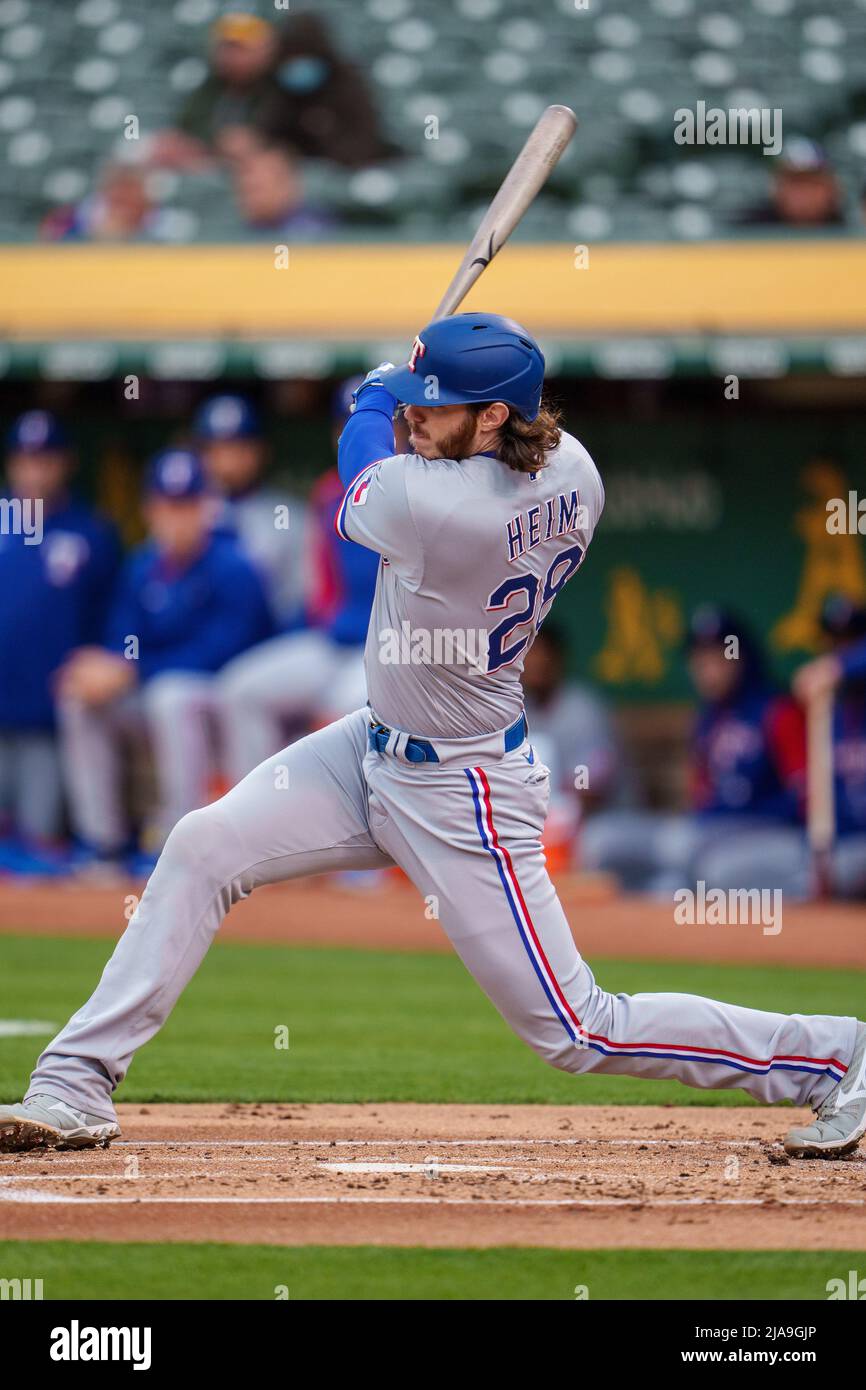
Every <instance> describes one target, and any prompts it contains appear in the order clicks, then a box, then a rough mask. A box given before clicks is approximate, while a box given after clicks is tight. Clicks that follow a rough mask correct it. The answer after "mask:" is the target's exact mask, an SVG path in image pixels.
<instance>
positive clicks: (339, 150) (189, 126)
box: [150, 12, 397, 169]
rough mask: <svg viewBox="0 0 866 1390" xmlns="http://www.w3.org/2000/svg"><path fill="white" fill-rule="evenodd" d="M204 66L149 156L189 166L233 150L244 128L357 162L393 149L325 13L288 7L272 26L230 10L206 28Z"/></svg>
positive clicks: (302, 150) (305, 150) (309, 152)
mask: <svg viewBox="0 0 866 1390" xmlns="http://www.w3.org/2000/svg"><path fill="white" fill-rule="evenodd" d="M211 35H212V37H211V50H210V72H209V73H208V76H207V77H206V78H205V80H204V82H203V83H202V84H201V86H200V87H198V88H197V89H196V90H195V91H194V92H193V93H192V94H191V95H190V97H189V99H188V100H187V102H186V105H185V106H184V107H183V109H182V110H181V112H180V114H179V116H178V118H177V121H176V124H175V127H174V129H172V130H165V131H162V132H160V134H158V135H157V136H155V137H154V140H153V142H152V147H151V151H150V158H151V159H152V161H153V162H154V163H157V164H161V165H164V166H169V167H172V168H176V169H195V168H200V167H202V165H204V164H206V163H207V162H208V161H209V160H210V159H212V158H214V157H215V156H217V157H222V158H232V157H233V156H236V154H237V141H238V139H239V138H240V137H239V135H238V132H239V131H240V130H242V129H243V128H249V129H252V130H254V131H257V132H259V133H261V134H262V135H263V136H264V137H265V138H266V140H268V141H276V142H277V143H279V144H280V145H282V146H284V147H286V148H287V149H289V150H291V151H295V152H297V153H298V154H299V155H301V156H302V157H310V158H316V159H326V160H333V161H334V162H335V163H337V164H343V165H346V166H348V167H349V168H359V167H361V166H362V165H364V164H371V163H374V162H376V161H377V160H381V159H387V158H388V157H389V156H390V155H392V154H394V153H396V152H397V151H396V149H395V147H394V146H392V145H391V144H389V143H388V141H387V140H385V138H384V137H383V135H382V133H381V131H380V127H379V120H378V116H377V114H376V109H375V106H374V104H373V100H372V97H371V95H370V92H369V89H368V87H367V83H366V81H365V79H364V77H363V75H362V73H361V72H360V70H359V69H358V68H356V67H355V66H354V65H353V64H351V63H348V62H346V61H345V59H343V58H341V57H340V55H339V53H338V51H337V49H336V46H335V44H334V42H333V40H332V38H331V35H330V31H329V29H328V27H327V25H326V23H325V22H324V20H321V19H319V18H318V17H317V16H315V15H310V14H305V15H294V16H292V17H291V19H289V21H288V22H287V24H286V26H285V29H284V30H283V31H282V33H280V32H279V31H278V30H277V29H276V28H275V27H274V25H272V24H270V23H268V21H267V20H264V19H261V18H259V17H258V16H256V15H251V14H242V13H240V12H233V13H231V14H226V15H224V16H223V17H222V18H221V19H218V20H217V22H216V23H215V24H214V26H213V29H212V31H211Z"/></svg>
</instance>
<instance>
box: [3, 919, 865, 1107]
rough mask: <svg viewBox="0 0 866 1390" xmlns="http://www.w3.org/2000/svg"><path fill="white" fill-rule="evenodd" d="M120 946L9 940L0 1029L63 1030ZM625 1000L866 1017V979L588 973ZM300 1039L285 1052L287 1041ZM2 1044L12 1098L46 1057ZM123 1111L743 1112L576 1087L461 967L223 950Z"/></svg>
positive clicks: (137, 1077)
mask: <svg viewBox="0 0 866 1390" xmlns="http://www.w3.org/2000/svg"><path fill="white" fill-rule="evenodd" d="M109 951H110V943H108V942H106V941H104V940H100V941H91V940H81V939H69V938H52V939H48V938H45V937H29V938H28V937H26V936H15V937H13V936H0V1019H45V1020H48V1021H52V1022H56V1023H57V1024H58V1025H60V1024H62V1023H64V1022H65V1021H66V1019H67V1018H68V1016H69V1015H70V1014H71V1013H72V1012H73V1011H74V1010H75V1009H77V1008H78V1007H79V1006H80V1005H81V1004H82V1003H83V1002H84V1000H85V999H86V998H87V996H88V994H89V993H90V992H91V990H92V989H93V987H94V985H95V984H96V981H97V979H98V977H99V974H100V971H101V969H102V966H103V965H104V963H105V961H106V959H107V957H108V955H109ZM592 965H593V969H594V970H595V974H596V978H597V979H598V980H599V981H601V982H602V983H606V984H607V986H608V987H610V988H613V989H614V990H615V991H617V992H638V991H647V990H673V991H677V992H690V993H697V994H707V995H712V996H714V997H717V998H721V999H726V1000H734V1001H736V1002H738V1003H741V1004H747V1005H751V1006H753V1007H756V1008H770V1009H780V1010H784V1011H786V1012H805V1013H824V1012H826V1013H840V1014H849V1013H850V1014H854V1013H859V1014H860V1015H861V1016H862V1013H863V1005H864V999H866V972H856V971H830V970H827V971H816V970H812V969H810V970H795V969H790V968H786V967H781V966H777V967H775V968H772V969H768V968H764V967H756V966H718V965H693V964H685V963H678V962H659V963H653V962H649V963H648V962H646V961H641V962H628V961H606V960H599V961H594V962H592ZM280 1027H285V1028H288V1030H289V1039H290V1046H289V1048H288V1050H285V1049H279V1048H277V1047H275V1030H276V1029H278V1028H280ZM48 1038H49V1035H48V1034H46V1036H45V1038H44V1039H42V1038H34V1037H10V1038H2V1037H0V1098H2V1100H4V1101H6V1100H15V1099H17V1098H18V1097H19V1096H20V1095H21V1093H22V1088H23V1086H24V1084H25V1082H26V1080H27V1077H28V1075H29V1072H30V1069H31V1066H32V1064H33V1061H34V1059H35V1057H36V1055H37V1053H38V1052H39V1050H40V1048H41V1047H42V1046H43V1045H44V1043H45V1042H47V1041H48ZM118 1099H119V1100H127V1101H205V1100H235V1101H254V1100H265V1101H267V1100H271V1101H467V1102H477V1103H491V1104H499V1103H503V1104H518V1103H521V1102H529V1103H532V1102H536V1103H538V1102H551V1103H560V1104H610V1103H616V1104H623V1105H624V1104H659V1103H663V1102H665V1101H674V1102H676V1103H677V1104H680V1105H685V1104H700V1105H706V1104H726V1103H727V1104H736V1105H742V1104H744V1103H746V1097H744V1096H743V1095H742V1094H741V1093H740V1092H713V1091H693V1090H688V1089H686V1088H685V1087H682V1086H680V1085H679V1084H678V1083H676V1082H663V1081H659V1082H655V1081H642V1080H639V1079H631V1078H627V1077H603V1076H587V1077H582V1078H580V1079H576V1078H574V1077H572V1076H569V1075H567V1074H565V1073H562V1072H557V1071H554V1070H553V1069H552V1068H550V1067H547V1066H545V1065H544V1063H542V1062H541V1061H540V1060H539V1059H538V1058H537V1057H536V1056H535V1055H534V1054H533V1053H532V1052H531V1051H530V1050H529V1049H528V1048H527V1047H525V1046H524V1044H523V1043H521V1042H520V1041H519V1040H518V1039H517V1038H515V1037H514V1036H513V1035H512V1034H511V1032H510V1031H509V1029H508V1028H507V1027H506V1025H505V1024H504V1023H503V1022H502V1020H501V1019H500V1018H499V1016H498V1014H497V1013H496V1012H495V1010H494V1009H493V1008H492V1006H491V1005H490V1004H489V1003H488V1001H487V1000H486V998H485V997H484V996H483V995H482V993H481V991H480V990H479V989H478V988H477V986H476V985H475V983H474V981H473V980H472V979H471V978H470V977H469V975H468V974H467V973H466V971H465V970H464V969H463V966H462V965H461V964H460V962H459V961H458V960H457V959H456V957H453V956H447V955H421V954H415V953H405V954H402V953H397V952H384V951H382V952H376V951H354V950H328V949H321V950H319V949H308V948H304V949H301V948H286V947H280V946H260V945H236V944H234V943H231V944H224V945H223V944H219V945H217V946H216V947H215V948H214V950H212V951H211V952H210V954H209V955H208V957H207V959H206V960H205V962H204V964H203V966H202V968H201V970H200V971H199V974H198V975H197V976H196V978H195V979H194V981H193V982H192V984H191V986H190V988H189V989H188V990H187V992H186V993H185V994H184V996H183V997H182V999H181V1001H180V1003H179V1004H178V1006H177V1009H176V1010H175V1013H174V1014H173V1016H172V1017H171V1019H170V1020H169V1022H168V1024H167V1026H166V1027H165V1028H164V1029H163V1031H162V1033H161V1034H160V1035H159V1036H158V1037H157V1038H156V1039H155V1040H154V1041H153V1042H152V1043H151V1044H150V1045H149V1046H148V1047H146V1048H145V1049H143V1051H142V1052H141V1054H140V1055H139V1056H138V1058H137V1059H136V1061H135V1063H134V1065H133V1067H132V1069H131V1072H130V1075H129V1078H128V1079H127V1081H126V1082H125V1083H124V1085H123V1086H122V1087H121V1089H120V1090H119V1092H118Z"/></svg>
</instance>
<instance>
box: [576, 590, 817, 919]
mask: <svg viewBox="0 0 866 1390" xmlns="http://www.w3.org/2000/svg"><path fill="white" fill-rule="evenodd" d="M687 653H688V665H689V674H690V676H691V679H692V683H693V685H694V687H695V690H696V691H697V695H698V700H699V707H698V715H697V720H696V722H695V726H694V731H693V734H692V744H691V809H690V811H689V813H688V814H685V815H665V814H657V815H656V814H652V813H648V812H628V811H622V812H616V811H612V812H609V813H606V814H602V815H600V816H598V817H596V818H595V819H594V820H592V821H590V822H589V823H588V825H587V827H586V830H585V832H584V840H583V848H584V855H585V859H586V862H587V864H588V865H589V866H590V867H593V868H596V869H604V870H608V871H609V872H611V873H614V874H616V875H617V876H618V877H619V878H620V880H621V881H622V883H623V884H624V885H625V886H626V887H628V888H633V889H643V890H649V891H653V892H658V893H665V894H666V893H669V892H672V891H674V890H675V889H677V888H681V887H693V886H694V884H695V883H696V882H697V881H698V880H703V881H704V882H705V883H706V885H707V886H708V887H713V888H725V889H727V888H738V887H744V888H776V887H781V888H783V889H787V890H788V891H789V892H793V890H794V888H795V886H796V885H795V884H794V883H793V881H791V880H789V879H787V878H786V875H787V874H788V872H789V869H790V864H791V851H792V848H794V847H796V846H797V845H799V844H800V842H801V835H802V832H801V828H800V827H801V824H802V812H803V798H804V793H805V764H806V743H805V727H804V721H803V717H802V712H801V710H800V709H799V707H798V705H797V704H796V702H795V701H794V700H792V699H790V698H789V697H788V696H785V695H781V694H780V693H779V692H777V691H776V690H775V689H774V687H773V686H772V685H771V683H770V681H769V680H768V678H767V676H766V674H765V672H764V670H763V663H762V661H761V656H760V652H759V650H758V648H757V646H756V644H755V642H754V640H753V639H752V637H751V636H750V634H749V633H748V631H747V630H746V628H745V627H744V626H743V624H742V623H741V622H739V620H738V619H737V618H735V617H734V616H733V615H732V614H729V613H725V612H724V611H723V610H721V609H718V608H715V607H706V608H701V609H698V611H697V612H696V613H695V614H694V616H693V618H692V622H691V627H690V631H689V636H688V642H687Z"/></svg>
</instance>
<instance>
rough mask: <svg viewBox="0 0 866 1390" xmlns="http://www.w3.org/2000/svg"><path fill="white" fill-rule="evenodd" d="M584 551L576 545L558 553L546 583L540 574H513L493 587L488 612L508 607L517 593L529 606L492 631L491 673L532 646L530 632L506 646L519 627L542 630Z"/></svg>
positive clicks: (490, 649)
mask: <svg viewBox="0 0 866 1390" xmlns="http://www.w3.org/2000/svg"><path fill="white" fill-rule="evenodd" d="M583 554H584V552H583V550H582V549H581V547H580V546H579V545H573V546H571V547H570V549H568V550H563V551H562V552H561V554H559V555H557V557H556V559H555V560H554V561H553V563H552V565H551V566H550V569H549V570H548V571H547V575H546V576H545V580H544V584H543V585H542V582H541V580H540V579H539V577H538V575H537V574H512V575H510V577H509V578H508V579H506V580H504V581H503V583H501V584H500V585H499V587H498V588H496V589H494V590H493V593H492V594H491V595H490V598H489V599H488V600H487V608H486V610H485V611H486V612H488V613H492V612H495V611H496V609H498V608H508V607H509V606H510V604H511V600H512V599H513V598H514V596H515V594H522V595H523V596H524V598H525V599H526V607H525V608H517V609H516V610H515V611H514V612H513V613H509V614H508V616H507V618H503V619H502V622H501V623H498V624H497V626H496V627H495V628H493V630H492V632H490V633H489V634H488V638H487V674H488V675H490V673H491V671H498V670H499V668H500V666H510V665H511V663H512V661H516V660H517V658H518V657H519V656H520V655H521V653H522V652H524V651H526V648H527V647H528V645H529V634H528V633H527V635H526V636H525V637H521V638H520V640H519V641H517V642H512V644H511V646H510V647H506V645H505V639H506V638H507V637H508V636H509V635H510V634H511V633H512V632H513V631H514V629H515V628H516V627H525V626H527V625H529V624H531V625H532V626H533V627H534V628H535V631H536V632H537V631H538V629H539V628H540V627H541V624H542V622H543V621H544V619H545V617H546V616H547V610H548V609H549V608H550V605H551V604H552V603H553V600H554V599H555V598H556V595H557V594H558V593H559V591H560V589H561V588H562V587H563V585H565V584H567V583H568V581H569V579H570V578H571V576H572V575H573V574H574V572H575V570H576V569H578V568H579V566H580V562H581V560H582V559H583Z"/></svg>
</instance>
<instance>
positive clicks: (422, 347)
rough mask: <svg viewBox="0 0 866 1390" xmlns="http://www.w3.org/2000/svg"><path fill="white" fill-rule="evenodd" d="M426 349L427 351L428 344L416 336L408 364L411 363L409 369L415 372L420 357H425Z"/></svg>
mask: <svg viewBox="0 0 866 1390" xmlns="http://www.w3.org/2000/svg"><path fill="white" fill-rule="evenodd" d="M426 351H427V345H426V343H422V342H421V339H420V338H416V339H415V341H414V343H413V344H412V352H411V354H410V357H409V364H408V365H409V371H410V372H414V370H415V363H416V362H417V361H418V358H419V357H423V356H424V353H425V352H426Z"/></svg>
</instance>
